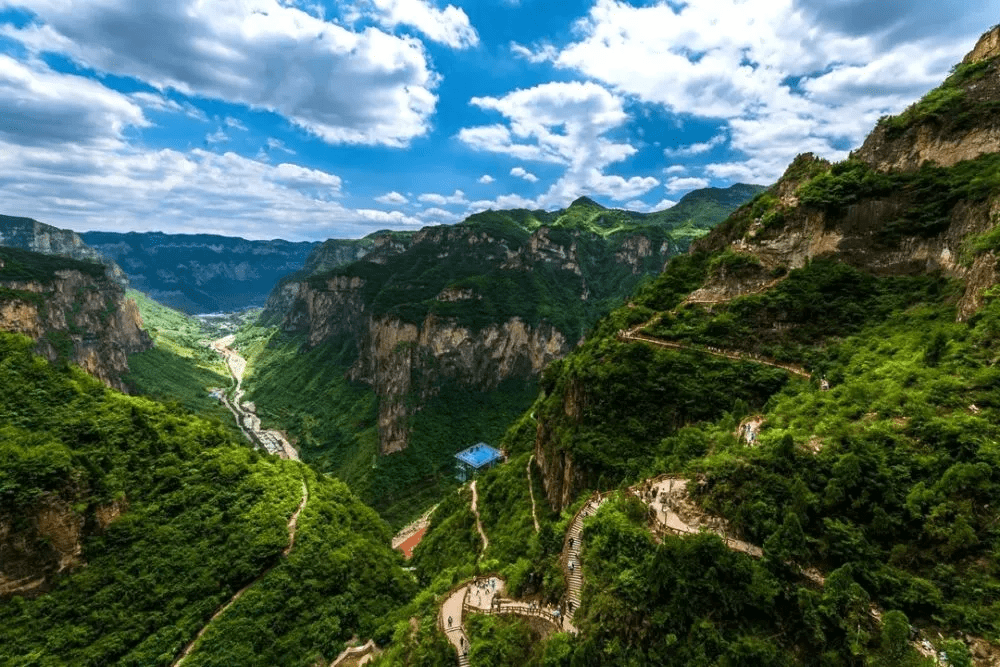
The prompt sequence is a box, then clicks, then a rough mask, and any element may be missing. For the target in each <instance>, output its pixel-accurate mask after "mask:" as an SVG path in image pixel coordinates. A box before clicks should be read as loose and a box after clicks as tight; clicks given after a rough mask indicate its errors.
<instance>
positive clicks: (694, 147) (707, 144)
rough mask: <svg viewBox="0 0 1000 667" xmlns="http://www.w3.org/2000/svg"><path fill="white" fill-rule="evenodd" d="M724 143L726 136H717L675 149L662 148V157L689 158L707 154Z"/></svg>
mask: <svg viewBox="0 0 1000 667" xmlns="http://www.w3.org/2000/svg"><path fill="white" fill-rule="evenodd" d="M725 142H726V135H724V134H718V135H716V136H714V137H712V138H711V139H709V140H708V141H704V142H701V143H697V144H689V145H687V146H678V147H677V148H664V149H663V155H664V156H666V157H690V156H693V155H701V154H702V153H707V152H709V151H710V150H712V149H713V148H715V147H716V146H719V145H721V144H724V143H725Z"/></svg>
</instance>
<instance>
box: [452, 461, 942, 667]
mask: <svg viewBox="0 0 1000 667" xmlns="http://www.w3.org/2000/svg"><path fill="white" fill-rule="evenodd" d="M687 484H688V480H687V479H684V478H681V477H672V476H670V475H660V476H658V477H654V478H652V479H648V480H645V481H643V482H640V483H639V484H636V485H635V486H632V487H629V488H628V490H627V492H628V493H630V494H632V495H634V496H636V497H637V498H639V499H640V500H641V501H642V502H643V503H645V504H646V505H647V507H648V508H649V511H650V512H649V524H648V528H649V530H650V532H651V533H652V534H653V536H654V537H655V538H656V539H657V540H658V541H659V540H662V538H663V536H664V535H666V534H671V535H677V536H682V537H683V536H687V535H694V534H698V533H701V532H711V533H714V534H716V535H718V536H719V537H721V538H722V539H723V542H724V543H725V545H726V547H728V548H729V549H732V550H733V551H738V552H741V553H744V554H747V555H749V556H751V557H753V558H762V557H763V556H764V551H763V549H761V548H760V547H759V546H757V545H755V544H751V543H749V542H745V541H743V540H740V539H738V538H735V537H733V536H732V535H731V533H730V530H729V527H728V524H727V523H726V521H725V520H724V519H722V518H721V517H718V516H714V515H711V514H708V513H707V512H705V511H704V510H703V509H701V508H700V507H698V506H697V505H695V503H694V502H693V501H692V500H691V497H690V495H689V494H688V489H687ZM472 485H473V486H474V485H475V482H473V484H472ZM614 493H615V492H614V491H608V492H605V493H595V494H593V495H592V496H591V497H590V498H589V499H588V500H587V502H586V503H584V505H583V507H581V508H580V509H579V511H577V513H576V515H575V516H574V517H573V520H572V521H571V522H570V525H569V528H568V529H567V531H566V537H565V540H564V542H563V550H562V555H561V557H560V562H561V564H562V568H563V572H564V574H565V575H566V596H565V598H564V602H563V604H562V605H560V608H559V609H556V608H554V607H545V606H539V605H538V604H537V603H534V602H525V601H522V600H515V599H505V598H503V597H501V595H502V593H503V591H504V588H505V585H506V584H505V582H504V580H503V579H501V578H499V577H497V576H491V577H486V578H477V579H473V580H472V581H468V582H466V583H464V584H462V585H460V586H458V587H457V588H455V589H454V590H453V591H452V592H451V593H450V594H449V595H448V596H447V597H446V598H445V600H444V602H443V603H442V604H441V607H440V613H439V615H438V622H439V625H440V627H441V629H442V631H443V632H444V633H445V635H446V636H447V637H448V640H449V641H450V642H451V644H452V645H453V646H454V647H455V650H456V651H457V652H458V664H459V667H467V665H469V661H468V657H467V651H468V650H469V648H470V646H469V637H468V635H466V634H465V623H464V615H465V614H466V613H480V614H512V615H517V616H525V617H532V618H539V619H542V620H544V621H546V622H548V623H550V624H552V626H554V628H555V629H558V630H561V631H565V632H569V633H571V634H577V633H578V632H579V630H578V629H577V627H576V625H575V624H574V623H573V619H574V616H575V615H576V612H577V611H578V610H579V608H580V602H581V595H582V592H583V585H584V577H583V567H582V560H581V559H582V555H583V538H584V531H583V522H584V520H585V519H587V518H589V517H591V516H594V514H595V513H596V512H597V510H598V509H599V508H600V507H601V505H603V504H604V503H605V502H607V500H608V499H609V498H610V497H611V496H612V495H613V494H614ZM476 500H477V496H476V492H475V489H473V511H474V512H476V519H477V524H478V518H479V513H478V511H476V509H475V506H476ZM480 534H481V535H482V536H483V539H484V540H485V539H486V536H485V534H483V533H482V532H481V531H480ZM484 550H485V547H484ZM799 574H800V575H801V576H802V577H804V578H805V579H807V580H809V581H811V582H812V583H814V584H816V585H818V586H820V587H822V586H823V585H824V584H825V583H826V579H825V577H824V576H823V575H822V573H820V572H819V570H817V569H816V568H813V567H810V568H800V569H799ZM869 615H870V616H871V618H872V619H873V620H874V621H875V623H877V624H879V625H881V619H882V613H881V610H880V609H879V608H878V607H877V606H875V605H874V604H873V605H871V608H870V609H869ZM449 621H450V622H449ZM911 645H913V647H914V648H915V649H916V650H917V651H918V652H919V653H920V654H921V655H923V656H925V657H931V658H934V659H935V661H937V656H936V654H935V652H934V651H933V649H928V648H927V647H926V646H924V645H923V642H918V641H917V640H911Z"/></svg>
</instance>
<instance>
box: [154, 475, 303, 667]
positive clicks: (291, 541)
mask: <svg viewBox="0 0 1000 667" xmlns="http://www.w3.org/2000/svg"><path fill="white" fill-rule="evenodd" d="M308 502H309V487H308V486H307V485H306V481H305V480H302V500H301V502H299V506H298V507H297V508H296V509H295V512H293V513H292V516H291V518H289V519H288V546H287V547H285V548H284V549H283V550H282V552H281V555H282V556H283V557H287V556H288V554H290V553H291V552H292V547H294V546H295V533H296V531H297V530H298V525H299V515H300V514H301V513H302V510H303V509H305V507H306V503H308ZM273 569H274V565H272V566H271V567H268V568H266V569H265V570H264V571H263V572H261V573H260V574H258V575H257V576H256V577H255V578H254V579H253V581H251V582H250V583H249V584H247V585H246V586H244V587H243V588H241V589H240V590H238V591H236V594H235V595H233V597H232V598H230V599H229V602H227V603H226V604H224V605H223V606H221V607H219V609H218V611H216V612H215V613H214V614H212V617H211V618H210V619H208V622H207V623H205V625H204V626H202V628H201V630H199V631H198V634H196V635H195V636H194V639H192V640H191V641H190V643H188V645H187V646H185V647H184V650H183V651H182V652H181V655H180V657H179V658H177V661H176V662H174V664H173V667H178V665H180V664H181V663H182V662H184V660H185V659H186V658H187V657H188V656H189V655H190V654H191V652H192V651H193V650H194V647H195V646H196V645H197V644H198V640H199V639H201V636H202V635H204V634H205V631H206V630H208V628H209V627H210V626H211V625H212V621H214V620H215V619H217V618H219V617H220V616H222V615H223V614H224V613H226V610H227V609H229V608H230V607H232V606H233V604H234V603H235V602H236V601H237V600H239V599H240V598H241V597H243V594H244V593H246V592H247V591H248V590H249V589H250V587H251V586H253V585H254V584H256V583H257V582H258V581H260V580H261V579H262V578H264V575H266V574H267V573H268V572H270V571H271V570H273Z"/></svg>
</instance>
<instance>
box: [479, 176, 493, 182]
mask: <svg viewBox="0 0 1000 667" xmlns="http://www.w3.org/2000/svg"><path fill="white" fill-rule="evenodd" d="M493 181H494V178H493V177H492V176H490V175H489V174H483V175H482V176H480V177H479V182H480V183H482V184H483V185H489V184H490V183H492V182H493Z"/></svg>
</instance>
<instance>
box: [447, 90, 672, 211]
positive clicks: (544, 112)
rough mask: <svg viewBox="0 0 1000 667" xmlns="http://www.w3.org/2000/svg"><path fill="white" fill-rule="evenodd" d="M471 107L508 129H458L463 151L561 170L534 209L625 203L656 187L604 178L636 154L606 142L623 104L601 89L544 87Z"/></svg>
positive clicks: (475, 101) (650, 181)
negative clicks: (494, 115) (592, 198)
mask: <svg viewBox="0 0 1000 667" xmlns="http://www.w3.org/2000/svg"><path fill="white" fill-rule="evenodd" d="M470 103H471V104H472V105H474V106H477V107H479V108H481V109H483V110H486V111H496V112H499V113H500V114H501V115H502V116H503V117H504V119H505V121H506V124H494V125H487V126H479V127H471V128H464V129H462V130H461V131H460V132H459V133H458V138H459V140H461V141H462V142H464V143H465V144H466V145H468V146H470V147H472V148H475V149H477V150H483V151H489V152H493V153H501V154H505V155H510V156H512V157H515V158H519V159H522V160H532V161H538V162H549V163H553V164H559V165H562V166H564V167H565V172H564V173H563V175H562V177H560V178H559V179H558V180H557V181H556V182H555V183H554V184H553V185H552V186H551V187H550V188H549V190H548V191H547V192H546V193H544V194H542V195H541V196H539V197H538V198H537V199H536V200H533V201H531V202H530V203H531V204H532V206H533V207H543V208H544V207H551V206H563V205H566V204H568V203H569V202H571V201H572V200H573V199H576V198H577V197H579V196H580V195H583V194H592V195H604V196H609V197H611V198H612V199H615V200H621V201H624V200H627V199H633V198H635V197H637V196H640V195H642V194H644V193H646V192H648V191H649V190H651V189H652V188H654V187H656V186H657V185H659V181H658V180H657V179H655V178H653V177H639V176H633V177H631V178H624V177H622V176H617V175H609V174H605V173H604V169H605V168H607V167H608V166H609V165H611V164H614V163H616V162H620V161H622V160H624V159H625V158H627V157H629V156H631V155H634V154H635V153H636V152H637V149H636V148H635V147H634V146H632V145H630V144H627V143H617V142H614V141H611V140H609V139H608V138H607V137H606V136H605V135H606V134H608V133H609V132H611V131H612V130H614V129H617V128H619V127H620V126H622V125H623V124H624V123H625V121H626V120H627V119H628V115H627V114H626V113H625V109H624V103H623V101H622V99H621V98H620V97H618V96H616V95H613V94H612V93H610V92H609V91H608V90H607V89H605V88H604V87H602V86H600V85H597V84H595V83H592V82H586V83H581V82H554V83H545V84H541V85H538V86H535V87H533V88H526V89H519V90H515V91H513V92H510V93H508V94H507V95H505V96H503V97H474V98H472V100H471V101H470ZM515 169H516V168H515ZM511 173H512V174H513V171H512V172H511ZM514 175H516V174H514ZM525 201H527V200H525ZM499 202H500V200H499V199H498V200H493V202H492V203H497V204H499ZM522 203H523V202H522Z"/></svg>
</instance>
